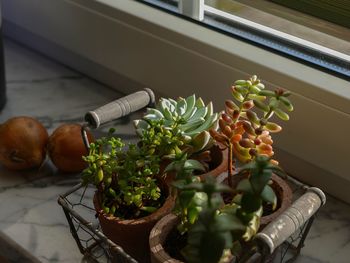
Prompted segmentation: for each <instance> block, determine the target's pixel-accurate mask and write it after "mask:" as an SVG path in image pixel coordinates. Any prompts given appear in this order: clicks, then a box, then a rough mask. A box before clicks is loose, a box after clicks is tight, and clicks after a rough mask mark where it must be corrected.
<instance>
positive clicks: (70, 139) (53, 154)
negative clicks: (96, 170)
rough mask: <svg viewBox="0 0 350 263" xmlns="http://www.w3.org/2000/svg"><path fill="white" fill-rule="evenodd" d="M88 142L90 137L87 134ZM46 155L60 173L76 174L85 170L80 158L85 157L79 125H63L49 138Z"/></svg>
mask: <svg viewBox="0 0 350 263" xmlns="http://www.w3.org/2000/svg"><path fill="white" fill-rule="evenodd" d="M88 138H89V141H92V135H91V133H89V132H88ZM47 148H48V153H49V157H50V159H51V161H52V162H53V163H54V165H55V166H56V167H57V168H58V169H59V170H60V171H62V172H66V173H77V172H81V171H82V170H83V169H84V168H86V166H87V164H86V162H85V161H84V160H83V159H82V156H84V155H87V154H88V152H87V151H86V149H85V146H84V142H83V139H82V137H81V125H80V124H63V125H61V126H60V127H58V128H57V129H56V130H55V131H54V132H53V133H52V135H51V136H50V137H49V143H48V147H47Z"/></svg>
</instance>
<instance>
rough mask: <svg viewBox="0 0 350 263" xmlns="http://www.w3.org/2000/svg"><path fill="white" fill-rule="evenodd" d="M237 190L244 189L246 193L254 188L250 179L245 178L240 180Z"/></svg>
mask: <svg viewBox="0 0 350 263" xmlns="http://www.w3.org/2000/svg"><path fill="white" fill-rule="evenodd" d="M237 190H238V191H243V192H244V193H252V192H253V190H252V186H251V184H250V181H249V179H243V180H242V181H240V182H239V184H238V185H237Z"/></svg>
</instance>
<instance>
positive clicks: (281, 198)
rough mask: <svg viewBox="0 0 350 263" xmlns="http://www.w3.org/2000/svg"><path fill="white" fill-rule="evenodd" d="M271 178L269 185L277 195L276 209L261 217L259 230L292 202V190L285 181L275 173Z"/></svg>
mask: <svg viewBox="0 0 350 263" xmlns="http://www.w3.org/2000/svg"><path fill="white" fill-rule="evenodd" d="M271 179H272V185H271V187H272V189H273V190H274V192H275V194H276V196H277V202H278V203H277V209H276V210H275V211H273V212H272V213H271V214H269V215H266V216H263V217H261V219H260V230H261V229H263V228H264V227H265V226H267V225H268V224H269V223H270V222H272V221H273V220H275V219H276V218H277V217H278V216H279V215H280V214H282V213H283V212H284V210H286V209H287V208H288V207H289V206H290V205H291V204H292V197H293V192H292V189H291V188H290V186H289V185H288V184H287V182H286V181H285V180H283V179H282V178H281V177H279V176H278V175H275V174H272V178H271Z"/></svg>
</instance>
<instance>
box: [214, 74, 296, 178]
mask: <svg viewBox="0 0 350 263" xmlns="http://www.w3.org/2000/svg"><path fill="white" fill-rule="evenodd" d="M231 92H232V96H233V98H234V99H235V101H236V102H234V101H233V100H226V102H225V112H224V113H222V114H221V116H220V119H219V127H220V131H219V132H218V131H215V130H211V131H210V133H211V136H212V137H213V138H214V139H215V140H216V141H217V142H220V143H221V144H222V145H223V146H224V147H227V148H229V153H228V154H229V168H228V172H229V177H232V169H233V166H232V165H233V164H232V160H233V157H234V158H235V159H237V160H238V161H240V162H243V163H246V162H249V161H251V160H252V159H254V158H255V156H256V155H257V154H259V155H265V156H269V157H271V156H273V155H274V152H273V148H272V144H273V140H272V138H271V135H270V133H277V132H280V131H281V130H282V127H281V126H279V125H278V124H277V123H274V122H271V121H269V120H270V118H271V117H272V116H273V115H274V114H275V115H276V116H277V117H278V118H279V119H281V120H284V121H287V120H289V115H288V114H287V113H286V111H292V110H293V105H292V103H291V102H290V100H289V99H288V96H289V95H290V94H291V93H290V92H288V91H285V90H283V89H280V88H279V89H277V90H275V91H270V90H266V89H265V86H264V84H262V83H261V82H260V80H259V79H258V78H257V76H252V77H251V78H250V79H249V80H237V81H236V82H235V85H234V86H232V87H231ZM254 109H258V110H259V111H260V112H261V113H260V114H258V113H257V112H255V111H254ZM232 156H233V157H232ZM271 161H272V162H274V163H277V161H275V160H271ZM229 181H231V180H229Z"/></svg>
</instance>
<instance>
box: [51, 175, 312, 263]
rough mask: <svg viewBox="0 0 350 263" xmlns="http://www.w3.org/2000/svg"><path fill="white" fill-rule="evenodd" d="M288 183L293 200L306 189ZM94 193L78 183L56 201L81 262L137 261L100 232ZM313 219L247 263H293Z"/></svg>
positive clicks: (304, 186)
mask: <svg viewBox="0 0 350 263" xmlns="http://www.w3.org/2000/svg"><path fill="white" fill-rule="evenodd" d="M288 181H289V182H290V185H291V187H292V189H293V198H294V199H297V198H298V197H300V196H302V195H303V194H304V193H305V191H306V190H307V189H308V186H306V185H304V184H302V183H300V182H298V181H296V180H295V179H293V178H291V177H288ZM94 193H95V187H93V186H83V185H82V184H78V185H76V186H74V187H73V188H72V189H70V190H69V191H68V192H66V193H64V194H62V195H60V197H59V199H58V203H59V204H60V205H61V206H62V208H63V211H64V213H65V215H66V218H67V221H68V223H69V227H70V231H71V234H72V236H73V238H74V239H75V241H76V243H77V246H78V248H79V250H80V252H81V253H82V255H83V258H84V260H85V261H86V262H132V263H135V262H137V261H136V260H135V259H133V258H132V257H131V256H130V255H128V254H127V253H126V252H124V250H123V248H122V247H120V246H118V245H117V244H115V243H113V242H112V241H111V240H109V239H108V238H107V237H106V236H105V235H104V234H103V233H102V232H101V230H100V225H99V222H98V220H97V218H96V211H95V209H94V207H93V202H92V198H93V195H94ZM315 217H316V213H315V214H314V215H312V216H311V217H310V219H308V220H307V221H306V222H305V223H304V224H303V225H302V226H301V227H300V228H299V229H298V230H297V231H295V232H294V233H293V234H292V235H291V236H290V237H289V238H287V239H286V240H285V241H284V242H283V243H282V244H281V245H280V246H279V247H278V248H277V249H275V251H274V252H273V253H272V254H271V253H269V252H268V251H266V250H265V251H264V250H260V251H255V253H254V254H253V255H250V256H249V261H248V262H274V263H277V262H281V263H282V262H283V263H290V262H293V261H295V260H296V258H297V257H298V255H299V254H300V251H301V249H302V247H303V246H304V241H305V239H306V237H307V234H308V232H309V230H310V228H311V226H312V223H313V221H314V218H315ZM112 251H113V253H112ZM112 255H113V256H112Z"/></svg>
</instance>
